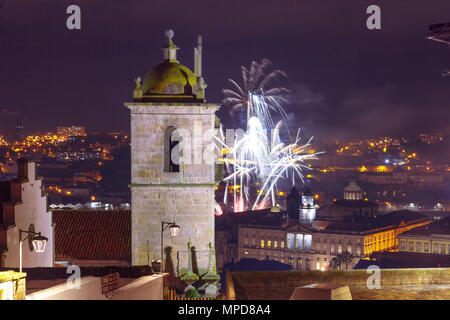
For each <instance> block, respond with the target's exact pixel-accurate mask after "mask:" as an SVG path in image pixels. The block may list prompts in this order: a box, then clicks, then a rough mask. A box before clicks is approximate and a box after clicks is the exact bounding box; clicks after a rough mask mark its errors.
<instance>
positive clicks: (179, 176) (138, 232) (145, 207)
mask: <svg viewBox="0 0 450 320" xmlns="http://www.w3.org/2000/svg"><path fill="white" fill-rule="evenodd" d="M125 106H126V107H128V108H129V109H130V111H131V185H130V188H131V203H132V223H131V224H132V226H131V231H132V239H131V246H132V264H133V265H144V264H147V263H148V261H149V259H150V261H151V260H159V259H160V258H161V221H167V222H172V221H175V223H176V224H177V225H179V226H180V228H181V231H180V234H179V236H178V237H173V238H172V237H170V234H169V232H168V230H167V231H166V232H164V247H165V248H164V250H165V251H166V250H167V248H168V247H170V248H171V251H170V259H171V260H172V265H173V266H174V269H175V270H174V272H175V274H177V275H181V274H182V273H183V272H182V270H183V268H186V267H187V252H186V250H187V249H186V248H187V247H186V245H187V242H188V241H191V242H192V246H193V247H195V250H196V251H199V252H198V254H196V255H195V258H196V259H197V261H195V262H194V264H195V265H197V266H198V268H199V270H205V272H206V269H207V267H208V255H207V254H202V252H206V251H207V250H208V245H209V243H210V242H212V243H214V206H215V198H214V192H215V181H214V156H213V152H211V151H212V149H211V146H212V144H213V143H214V140H213V134H214V120H215V112H216V111H217V110H218V109H219V106H218V105H215V104H210V103H156V102H134V103H125ZM169 126H172V127H174V128H176V129H184V130H186V132H189V135H190V141H189V139H186V140H185V138H184V137H183V140H182V141H181V142H180V145H181V143H182V142H183V147H182V149H183V151H182V155H183V156H186V155H188V154H189V151H188V150H185V147H186V145H187V144H189V145H190V153H191V155H190V156H191V157H190V163H180V166H179V172H164V157H165V154H164V133H165V130H166V128H167V127H169ZM188 142H189V143H188ZM194 145H195V146H196V147H194ZM200 146H201V147H200ZM185 152H188V153H185ZM205 160H206V161H205ZM207 161H209V163H206V162H207ZM166 252H167V251H166ZM168 265H169V264H167V266H168ZM166 271H170V270H166ZM180 272H181V274H180Z"/></svg>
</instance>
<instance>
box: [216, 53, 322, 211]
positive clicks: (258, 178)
mask: <svg viewBox="0 0 450 320" xmlns="http://www.w3.org/2000/svg"><path fill="white" fill-rule="evenodd" d="M241 70H242V79H243V83H244V87H243V88H241V87H240V86H239V85H238V84H237V83H236V82H235V81H233V80H231V79H229V81H230V82H231V83H232V84H233V85H234V86H235V87H236V89H237V91H232V90H229V89H225V90H223V94H224V95H225V99H224V100H223V103H224V104H228V105H231V109H232V111H238V110H241V109H246V111H247V130H246V132H245V133H243V134H242V135H237V134H233V135H232V136H228V135H227V137H226V138H225V135H224V131H223V129H222V128H221V130H220V136H219V137H216V139H217V141H218V144H217V146H218V147H219V148H220V149H221V150H222V151H225V153H226V156H225V158H224V159H223V161H224V164H225V168H226V172H227V174H228V175H227V176H226V177H225V178H224V182H225V183H226V191H225V195H224V203H227V201H228V188H229V186H230V185H231V187H232V189H233V202H234V211H235V212H240V211H245V208H246V207H247V208H251V210H256V209H262V208H265V207H267V205H268V204H269V202H271V204H272V206H275V205H276V194H277V193H278V188H277V184H278V182H279V181H280V180H284V179H289V178H290V179H292V184H294V179H295V177H296V176H297V177H299V178H300V179H301V180H302V181H303V177H304V176H303V169H306V170H311V168H310V167H309V166H308V165H306V162H307V161H308V160H312V159H317V155H318V154H320V153H321V152H318V153H311V152H309V147H310V143H311V140H312V138H311V139H309V141H308V142H307V143H306V144H301V141H300V140H301V139H300V131H299V130H298V131H297V135H296V137H295V139H292V138H291V135H290V133H289V128H288V127H287V125H286V123H287V121H286V120H287V115H286V113H285V111H284V109H283V108H282V106H281V104H280V103H281V102H287V100H286V99H285V98H284V97H283V95H284V94H286V93H290V90H289V89H287V88H284V87H277V86H275V82H276V80H280V79H282V78H287V76H286V74H285V73H284V72H283V71H281V70H273V68H272V63H271V62H270V61H269V60H268V59H263V60H262V61H261V62H260V63H257V62H255V61H253V62H252V63H251V65H250V68H249V69H247V68H245V67H241ZM271 112H276V113H277V114H279V115H280V116H281V120H280V121H279V122H278V123H277V124H276V125H274V123H273V119H272V114H271ZM283 124H284V126H285V128H286V130H287V133H288V135H289V137H290V139H291V140H292V143H290V144H287V145H286V144H284V143H282V142H281V139H280V128H281V127H282V126H283ZM227 140H228V141H227ZM255 182H256V183H257V184H258V185H261V187H260V188H259V190H258V192H257V193H258V195H257V197H256V200H255V201H254V203H253V204H252V205H250V202H251V199H250V198H251V197H250V191H249V190H250V186H251V185H252V184H253V183H255ZM246 204H247V206H246Z"/></svg>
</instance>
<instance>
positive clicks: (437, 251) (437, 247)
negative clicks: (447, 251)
mask: <svg viewBox="0 0 450 320" xmlns="http://www.w3.org/2000/svg"><path fill="white" fill-rule="evenodd" d="M433 253H439V244H438V243H435V244H434V245H433Z"/></svg>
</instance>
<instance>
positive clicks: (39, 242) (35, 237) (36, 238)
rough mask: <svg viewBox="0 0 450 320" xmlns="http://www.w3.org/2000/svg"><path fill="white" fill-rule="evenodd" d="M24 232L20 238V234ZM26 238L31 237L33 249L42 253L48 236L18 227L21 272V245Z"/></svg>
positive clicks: (20, 266) (20, 269)
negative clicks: (24, 235)
mask: <svg viewBox="0 0 450 320" xmlns="http://www.w3.org/2000/svg"><path fill="white" fill-rule="evenodd" d="M23 233H25V234H27V236H26V237H25V238H24V239H22V234H23ZM27 239H31V243H32V245H33V248H34V250H35V251H36V252H37V253H42V252H44V251H45V247H46V245H47V241H48V238H46V237H44V236H42V235H41V233H40V232H34V231H31V230H30V231H25V230H20V229H19V271H20V273H22V246H23V242H24V241H25V240H27Z"/></svg>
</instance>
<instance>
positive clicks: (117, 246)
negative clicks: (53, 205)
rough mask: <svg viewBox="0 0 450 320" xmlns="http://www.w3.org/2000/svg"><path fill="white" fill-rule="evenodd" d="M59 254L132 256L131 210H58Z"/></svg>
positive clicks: (91, 257)
mask: <svg viewBox="0 0 450 320" xmlns="http://www.w3.org/2000/svg"><path fill="white" fill-rule="evenodd" d="M53 223H55V258H56V259H84V260H128V261H129V260H130V259H131V211H130V210H111V211H102V210H98V211H97V210H55V211H53Z"/></svg>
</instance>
